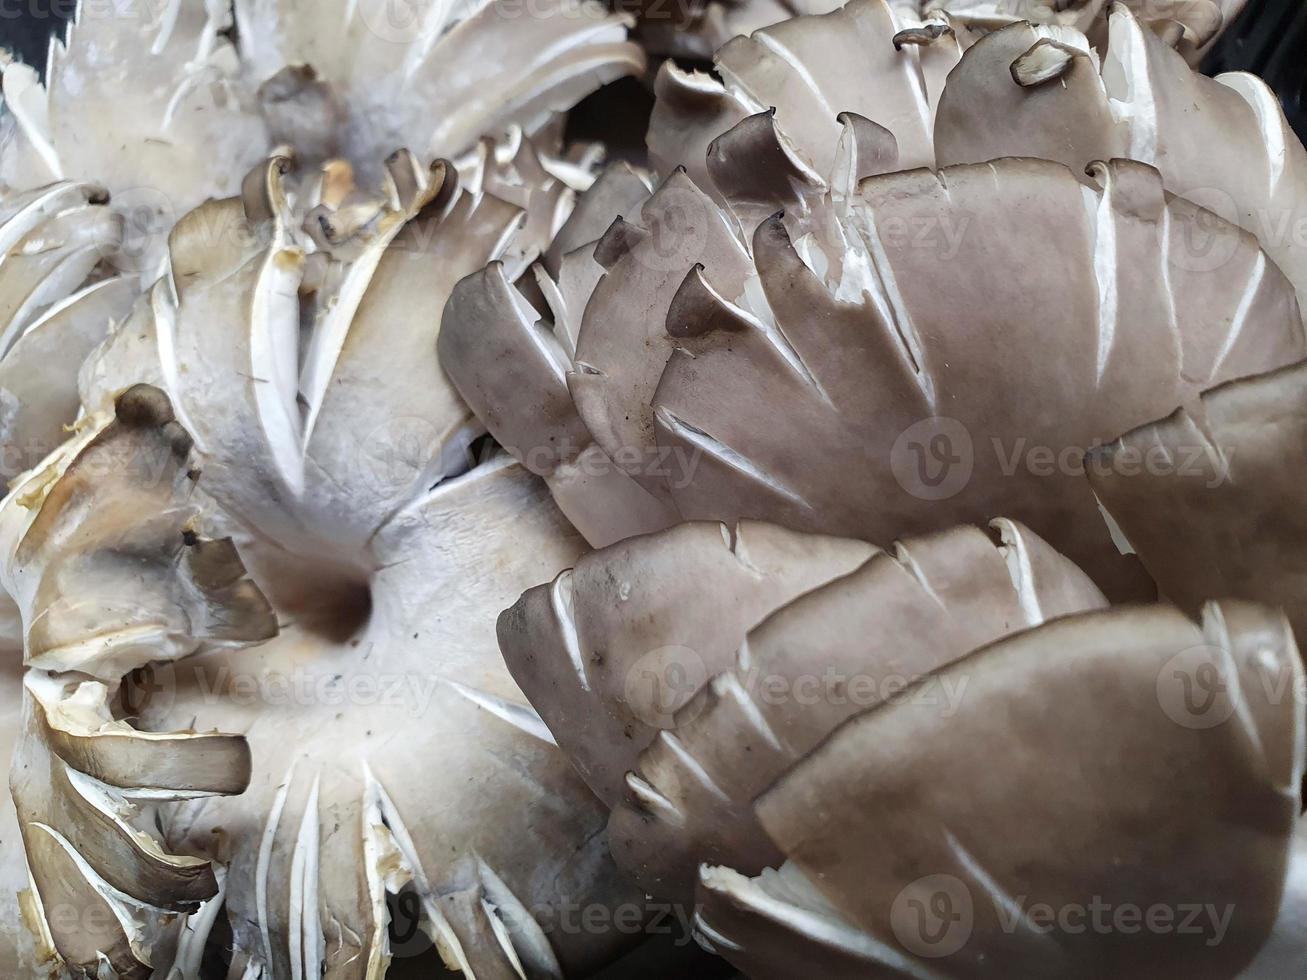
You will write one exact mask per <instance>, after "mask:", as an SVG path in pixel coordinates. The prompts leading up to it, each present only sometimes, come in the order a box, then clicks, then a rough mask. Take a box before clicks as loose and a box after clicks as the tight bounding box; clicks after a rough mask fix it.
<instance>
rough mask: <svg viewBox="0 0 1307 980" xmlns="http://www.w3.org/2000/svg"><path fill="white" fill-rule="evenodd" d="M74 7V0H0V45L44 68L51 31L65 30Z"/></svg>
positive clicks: (41, 68) (31, 63)
mask: <svg viewBox="0 0 1307 980" xmlns="http://www.w3.org/2000/svg"><path fill="white" fill-rule="evenodd" d="M75 7H76V3H75V2H74V0H0V48H8V49H9V50H10V51H11V52H13V53H14V54H15V55H17V56H18V59H19V60H20V61H25V62H27V63H28V64H29V65H36V66H37V68H39V69H40V70H41V71H44V70H45V53H46V49H47V48H48V47H49V45H50V35H51V34H53V33H54V32H55V31H56V30H58V31H60V32H61V33H62V31H63V25H64V23H65V22H66V21H68V20H70V19H71V18H72V15H73V9H74V8H75Z"/></svg>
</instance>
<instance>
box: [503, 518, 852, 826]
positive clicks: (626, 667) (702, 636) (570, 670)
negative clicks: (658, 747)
mask: <svg viewBox="0 0 1307 980" xmlns="http://www.w3.org/2000/svg"><path fill="white" fill-rule="evenodd" d="M875 550H876V549H875V548H873V547H872V546H871V545H868V544H865V543H863V542H860V541H851V540H847V539H843V538H827V537H822V536H819V535H811V534H800V533H798V532H795V531H788V530H786V529H784V528H780V527H776V526H774V525H770V524H760V523H757V522H754V521H742V522H741V523H740V524H739V525H737V526H736V527H735V528H734V529H729V528H727V527H726V526H725V525H723V524H712V523H706V522H704V523H692V524H682V525H680V526H678V527H675V528H672V529H670V530H667V531H662V532H660V533H658V534H654V535H650V536H648V537H643V538H632V539H629V540H627V541H623V542H621V543H620V544H615V545H612V546H610V547H608V548H605V549H603V550H602V551H597V552H593V553H591V554H588V555H586V556H585V557H584V558H583V559H582V560H581V561H580V562H579V563H578V564H577V566H576V567H575V568H572V569H569V570H567V571H565V572H563V573H561V574H560V575H559V576H558V578H556V579H555V580H554V581H553V582H552V583H550V584H548V585H541V586H537V587H536V588H534V589H532V590H530V591H529V592H527V593H525V594H524V595H523V596H522V598H521V599H519V600H518V602H517V603H516V604H515V605H514V606H513V607H512V608H511V609H509V610H506V611H505V612H504V613H503V614H502V615H501V616H500V617H499V630H498V632H499V645H500V649H501V650H502V651H503V653H504V658H505V660H506V661H507V662H508V667H509V670H510V671H512V673H513V679H514V680H515V681H517V683H518V685H519V686H520V687H521V688H522V690H523V691H524V692H525V694H526V695H527V697H528V698H529V699H530V701H531V703H532V704H533V705H535V706H536V708H537V710H538V711H539V712H540V714H541V717H542V718H543V719H544V721H545V724H547V725H548V726H549V729H550V731H551V732H552V733H553V735H554V737H555V739H556V740H557V741H558V744H559V746H560V747H561V748H562V749H563V750H564V751H565V752H566V753H567V754H568V756H569V758H570V759H571V760H572V764H573V765H575V766H576V768H577V769H578V771H579V772H580V773H581V775H582V776H583V777H584V778H585V780H586V782H587V783H588V784H589V785H590V788H591V789H593V790H594V791H595V793H596V794H598V796H599V797H600V799H602V800H603V801H604V802H605V803H606V804H608V805H609V806H613V805H614V804H616V803H617V802H618V800H619V799H620V798H621V794H622V784H623V780H624V778H625V774H626V772H627V771H628V770H630V769H633V768H634V767H635V764H636V761H637V759H638V758H639V756H640V753H641V752H642V751H643V750H644V749H645V747H646V746H648V744H649V743H650V741H652V740H653V738H654V736H655V735H656V734H657V732H658V731H659V730H660V729H662V728H666V727H669V726H670V725H671V724H672V719H673V716H674V715H675V714H676V712H677V711H678V710H679V709H680V708H681V707H682V705H684V704H685V702H686V701H688V700H689V699H690V697H691V695H693V694H694V692H695V691H696V690H697V689H698V687H699V686H700V685H702V684H703V683H704V682H705V681H706V680H707V679H708V678H709V677H712V676H714V675H715V674H717V673H719V672H721V671H723V670H727V669H728V668H729V667H730V664H731V661H732V659H733V658H734V656H735V652H736V650H737V649H738V648H739V645H740V642H741V641H742V640H743V639H744V636H745V634H746V633H747V631H748V630H749V629H750V627H752V626H753V625H754V624H756V623H758V622H759V621H760V620H762V619H763V618H764V617H765V616H766V615H767V614H768V613H770V612H771V611H772V610H773V609H776V608H778V607H780V606H782V605H784V604H786V603H787V602H789V601H790V600H792V599H794V598H795V597H797V596H799V595H802V594H803V593H805V592H808V591H810V590H811V589H814V588H816V587H818V586H820V585H822V584H824V583H826V582H828V581H830V580H831V579H832V578H836V577H838V576H840V575H844V574H846V573H847V572H850V571H852V570H853V569H854V568H856V567H857V566H858V565H860V564H862V563H863V562H864V561H865V560H866V559H867V558H868V557H869V556H870V555H871V554H872V553H873V552H874V551H875Z"/></svg>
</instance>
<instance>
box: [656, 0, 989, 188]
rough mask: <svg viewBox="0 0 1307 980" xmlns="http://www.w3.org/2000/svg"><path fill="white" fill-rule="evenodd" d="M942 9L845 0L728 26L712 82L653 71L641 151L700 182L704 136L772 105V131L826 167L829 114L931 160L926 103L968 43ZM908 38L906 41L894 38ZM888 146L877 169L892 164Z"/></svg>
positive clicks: (919, 162) (904, 159) (815, 165)
mask: <svg viewBox="0 0 1307 980" xmlns="http://www.w3.org/2000/svg"><path fill="white" fill-rule="evenodd" d="M971 40H972V38H971V35H970V34H969V33H968V32H967V31H966V29H965V28H963V27H962V26H960V25H957V26H955V25H953V24H952V22H951V21H949V20H948V19H947V18H944V17H933V18H930V19H926V20H923V19H921V18H920V17H917V16H915V15H914V12H913V10H912V9H911V8H910V7H909V8H905V7H903V6H902V5H896V4H891V3H888V2H886V0H853V2H851V3H848V4H846V5H844V6H843V7H841V8H839V9H837V10H834V11H832V12H831V13H828V14H826V15H824V16H810V17H800V18H797V19H795V20H790V21H785V22H784V23H780V24H776V25H775V26H772V27H768V28H766V29H765V30H759V31H755V32H754V33H753V34H752V35H751V36H748V37H736V38H734V39H732V40H729V41H728V42H726V43H724V44H723V45H722V47H720V48H719V49H718V50H717V51H716V53H715V54H714V56H713V58H714V63H715V67H716V70H717V75H719V76H720V79H721V80H720V81H718V80H717V79H716V78H714V77H712V76H710V75H708V74H707V73H704V72H697V71H690V72H687V71H683V70H682V69H680V68H678V67H676V65H675V64H673V63H672V62H664V64H663V66H662V68H661V69H660V70H659V73H658V78H657V81H656V82H655V88H654V91H655V93H656V94H657V96H658V99H657V102H656V103H655V105H654V111H653V116H652V118H651V120H650V127H649V156H650V160H651V161H652V163H653V164H654V166H655V168H656V169H657V170H658V172H659V173H661V174H663V175H664V176H666V175H668V174H670V173H671V172H672V171H673V169H674V168H675V167H677V166H683V167H686V168H687V169H688V171H689V174H690V177H691V178H692V179H693V180H694V182H695V183H696V184H697V185H699V186H700V187H703V188H705V189H707V190H709V191H710V192H711V191H712V183H711V181H710V180H709V176H708V172H707V169H706V166H705V161H706V158H707V154H708V149H709V145H710V144H711V143H712V142H713V140H715V139H716V138H717V137H718V136H720V135H721V134H723V133H725V132H727V131H728V130H730V129H731V127H732V126H735V125H736V124H737V123H740V122H742V121H743V120H745V119H746V118H747V117H749V116H753V115H756V114H757V113H759V112H762V111H765V110H767V109H768V107H775V109H776V113H775V118H776V124H777V127H778V128H779V129H780V130H781V136H780V139H781V140H782V141H783V145H784V146H785V147H787V148H794V150H796V151H797V152H798V153H799V154H800V155H801V156H802V157H803V159H804V162H805V164H806V165H807V167H809V168H811V169H812V170H814V171H815V172H816V174H817V175H818V176H819V177H823V178H824V177H827V176H829V175H830V173H831V172H832V169H833V168H834V165H835V152H836V146H837V144H838V143H839V140H840V137H841V133H842V127H841V123H840V121H839V120H838V119H837V114H838V113H849V114H852V115H853V116H860V117H863V118H865V119H870V120H872V121H873V122H875V123H876V124H878V125H879V126H881V127H883V128H885V129H888V130H889V131H890V133H892V134H893V137H894V140H895V142H896V145H897V162H898V164H899V166H901V167H903V168H910V167H921V166H932V165H933V164H934V161H935V156H934V151H933V148H932V144H931V132H932V128H933V120H934V111H935V104H936V102H937V101H938V99H939V94H940V92H941V91H942V90H943V87H944V80H945V78H946V76H947V75H948V73H949V72H950V71H951V70H952V69H953V67H954V66H955V65H957V63H958V60H959V58H961V56H962V52H963V51H964V50H965V49H966V47H967V45H968V44H970V43H971ZM905 41H906V42H908V43H905ZM894 162H895V158H894V157H890V158H889V159H888V160H887V161H886V163H887V165H886V166H885V167H884V169H886V170H889V169H894V167H893V164H894Z"/></svg>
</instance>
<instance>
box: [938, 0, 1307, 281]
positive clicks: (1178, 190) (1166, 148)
mask: <svg viewBox="0 0 1307 980" xmlns="http://www.w3.org/2000/svg"><path fill="white" fill-rule="evenodd" d="M1107 23H1108V28H1109V32H1108V39H1107V44H1106V46H1105V47H1104V49H1103V52H1102V54H1101V56H1100V55H1099V53H1098V52H1096V51H1094V50H1092V49H1091V48H1090V47H1089V46H1088V44H1087V42H1086V40H1085V39H1084V38H1083V37H1082V36H1080V35H1078V34H1075V33H1074V32H1066V31H1061V32H1057V31H1054V30H1052V29H1050V28H1047V27H1038V26H1031V25H1030V24H1013V25H1012V26H1009V27H1005V28H1003V29H1002V30H999V31H996V32H995V33H993V34H990V35H988V36H986V37H984V38H982V39H981V40H980V41H979V42H977V43H976V44H975V45H974V46H972V47H971V48H970V49H969V50H968V51H967V52H966V54H965V56H964V57H963V58H962V60H961V62H960V63H959V64H958V67H957V69H956V70H955V71H954V72H953V73H952V74H951V75H950V76H949V80H948V84H947V85H946V86H945V88H944V91H943V94H942V95H941V96H940V99H939V108H938V112H937V114H936V117H935V131H934V137H935V154H936V157H937V159H938V161H939V164H940V165H941V166H943V165H946V164H957V163H980V162H983V161H986V160H991V159H994V158H996V157H1006V156H1031V157H1040V158H1042V159H1046V160H1056V161H1058V162H1060V163H1064V164H1066V165H1067V166H1068V167H1070V168H1071V169H1072V170H1076V171H1079V170H1080V169H1081V168H1082V167H1084V166H1085V165H1086V164H1089V163H1091V162H1092V161H1094V160H1107V159H1111V158H1113V157H1125V158H1129V159H1132V160H1137V161H1139V162H1141V163H1146V164H1149V165H1150V166H1154V167H1156V168H1157V169H1158V170H1159V172H1160V173H1161V175H1162V182H1163V184H1164V185H1165V187H1166V189H1167V191H1168V192H1170V193H1172V194H1177V195H1180V196H1182V197H1187V198H1189V199H1191V200H1192V201H1194V202H1195V203H1196V204H1198V205H1200V206H1201V207H1203V208H1206V209H1208V210H1209V211H1212V212H1214V213H1215V214H1216V215H1219V217H1220V218H1221V219H1223V220H1224V221H1228V222H1230V223H1232V224H1236V225H1238V226H1239V227H1241V228H1243V229H1244V230H1246V231H1248V232H1250V233H1252V234H1253V235H1254V236H1256V238H1257V239H1258V240H1259V242H1260V243H1261V246H1262V248H1263V249H1264V250H1265V251H1266V253H1267V255H1268V256H1269V257H1270V258H1271V259H1272V260H1273V261H1274V262H1275V263H1276V264H1277V265H1278V266H1279V267H1280V269H1281V270H1282V271H1283V272H1284V274H1285V275H1286V276H1288V278H1289V280H1290V281H1291V282H1292V283H1293V284H1294V286H1295V288H1296V289H1297V290H1298V292H1299V299H1300V303H1301V302H1302V298H1303V296H1304V295H1307V259H1304V252H1303V250H1302V249H1301V248H1297V247H1295V245H1294V236H1293V234H1291V233H1289V230H1290V229H1292V228H1294V227H1296V226H1301V225H1302V223H1303V222H1304V221H1305V220H1307V150H1304V149H1303V146H1302V143H1301V141H1300V140H1299V139H1298V137H1297V136H1296V135H1295V134H1294V133H1293V131H1292V130H1291V129H1290V128H1289V124H1288V122H1287V121H1286V120H1285V118H1284V112H1283V110H1282V109H1281V108H1280V105H1279V103H1278V102H1277V101H1276V98H1275V96H1274V94H1273V93H1272V92H1271V91H1270V89H1268V88H1267V87H1266V85H1265V84H1264V83H1263V82H1261V80H1259V79H1257V78H1255V77H1254V76H1252V75H1249V74H1246V73H1243V72H1231V73H1227V74H1224V75H1219V76H1217V77H1216V78H1214V79H1213V78H1208V77H1206V76H1204V75H1202V74H1200V73H1198V72H1196V71H1194V70H1193V69H1191V68H1190V67H1189V65H1188V64H1186V63H1185V60H1184V58H1182V57H1181V56H1180V55H1179V54H1178V53H1177V52H1176V51H1174V50H1173V49H1172V48H1171V47H1169V46H1168V45H1167V44H1166V43H1164V41H1163V40H1161V39H1160V38H1159V37H1157V36H1156V35H1155V34H1154V33H1153V32H1152V31H1150V30H1149V29H1148V28H1147V26H1146V25H1145V24H1143V23H1141V22H1140V21H1139V20H1138V19H1136V16H1135V14H1134V13H1132V12H1131V10H1130V9H1129V8H1128V7H1127V6H1125V5H1122V4H1114V5H1113V6H1112V10H1111V13H1110V15H1109V17H1108V18H1107ZM1050 45H1053V47H1050ZM1048 51H1056V52H1058V54H1059V55H1060V58H1059V59H1058V60H1057V63H1056V65H1053V66H1051V67H1049V68H1048V69H1047V70H1046V72H1045V75H1040V74H1038V73H1035V74H1033V75H1025V74H1024V73H1026V72H1033V71H1034V68H1035V64H1036V60H1037V59H1038V57H1039V55H1040V52H1048ZM1019 76H1021V77H1019ZM1046 78H1047V79H1053V80H1046ZM1220 227H1221V226H1220V224H1219V223H1218V222H1215V221H1213V222H1212V223H1211V226H1210V227H1209V228H1208V229H1207V234H1204V235H1202V236H1201V237H1195V238H1194V239H1192V240H1191V241H1190V242H1187V243H1182V244H1183V245H1184V247H1185V248H1186V250H1187V251H1188V252H1189V253H1190V254H1189V256H1188V258H1187V259H1186V261H1188V262H1191V263H1193V264H1195V265H1196V266H1198V265H1201V266H1202V267H1203V268H1204V269H1205V270H1206V271H1208V272H1211V273H1212V274H1213V275H1212V278H1214V279H1219V278H1220V275H1219V273H1220V271H1221V270H1222V269H1224V267H1225V265H1224V260H1225V259H1226V257H1227V256H1228V255H1229V253H1230V251H1231V249H1230V244H1229V242H1228V241H1227V239H1226V238H1225V237H1224V236H1222V235H1221V234H1220V231H1219V229H1220Z"/></svg>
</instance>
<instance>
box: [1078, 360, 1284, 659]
mask: <svg viewBox="0 0 1307 980" xmlns="http://www.w3.org/2000/svg"><path fill="white" fill-rule="evenodd" d="M1305 427H1307V365H1304V364H1302V363H1299V364H1294V365H1290V366H1289V367H1286V368H1282V369H1280V370H1278V371H1273V372H1270V373H1268V374H1262V375H1257V376H1254V377H1250V378H1241V379H1239V380H1236V381H1231V382H1229V383H1227V384H1224V385H1221V386H1220V387H1217V388H1214V389H1212V390H1211V391H1207V392H1204V393H1203V395H1202V398H1201V399H1199V400H1196V401H1195V402H1193V403H1191V404H1188V405H1186V406H1184V407H1182V408H1178V409H1176V411H1174V412H1173V413H1171V414H1170V415H1169V416H1167V417H1166V418H1163V419H1158V420H1156V421H1153V422H1149V423H1147V424H1146V425H1141V426H1140V427H1138V428H1137V429H1134V430H1132V431H1131V432H1128V433H1126V434H1125V435H1123V436H1121V438H1119V439H1117V440H1115V441H1113V442H1111V443H1109V444H1107V445H1105V446H1102V447H1100V448H1098V449H1096V450H1094V451H1093V452H1092V453H1091V454H1090V456H1089V458H1088V459H1087V460H1086V461H1085V473H1086V476H1087V477H1088V479H1089V483H1090V486H1092V487H1093V489H1094V493H1095V494H1096V495H1097V496H1098V499H1099V501H1100V502H1101V503H1102V505H1103V507H1104V510H1105V512H1106V513H1107V514H1108V515H1109V516H1110V518H1111V520H1112V521H1113V524H1114V526H1115V528H1116V529H1117V530H1118V532H1119V534H1118V537H1119V539H1120V540H1121V543H1122V545H1123V546H1125V547H1128V548H1130V549H1131V550H1133V551H1135V552H1136V553H1138V555H1139V557H1140V559H1141V560H1142V561H1143V563H1144V567H1145V568H1147V569H1148V571H1149V574H1150V575H1152V576H1153V578H1154V579H1155V580H1156V581H1157V584H1158V588H1159V589H1160V590H1161V592H1162V594H1163V595H1165V596H1166V597H1167V598H1168V599H1169V600H1170V601H1172V602H1174V603H1175V604H1176V605H1178V606H1179V607H1180V608H1182V609H1184V610H1186V611H1193V610H1197V609H1199V608H1201V607H1202V604H1203V603H1204V602H1205V601H1207V600H1208V599H1210V598H1211V597H1212V596H1215V595H1230V596H1236V597H1239V598H1247V599H1256V600H1257V601H1259V602H1265V603H1268V604H1270V605H1274V606H1278V607H1280V608H1282V609H1283V610H1284V611H1285V614H1286V615H1287V616H1288V618H1289V622H1290V623H1292V624H1293V627H1294V630H1295V632H1296V633H1297V635H1298V636H1303V635H1307V634H1305V633H1304V630H1307V580H1304V564H1303V561H1304V560H1303V554H1304V549H1303V544H1302V542H1303V538H1304V534H1307V528H1304V527H1303V519H1302V507H1301V500H1302V481H1301V479H1300V478H1299V477H1300V474H1301V473H1302V471H1303V468H1304V465H1307V458H1305V457H1304V453H1303V446H1304V438H1305V435H1304V433H1305V431H1307V430H1305Z"/></svg>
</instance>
